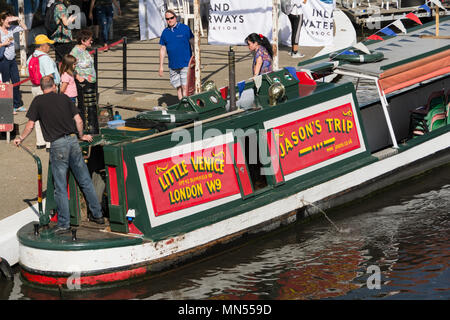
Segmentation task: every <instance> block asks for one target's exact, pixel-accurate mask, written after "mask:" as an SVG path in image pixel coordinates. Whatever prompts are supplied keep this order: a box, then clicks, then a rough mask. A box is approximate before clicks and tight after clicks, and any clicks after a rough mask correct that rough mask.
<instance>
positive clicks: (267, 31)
mask: <svg viewBox="0 0 450 320" xmlns="http://www.w3.org/2000/svg"><path fill="white" fill-rule="evenodd" d="M253 32H255V33H261V34H263V35H265V36H266V37H267V38H269V40H270V39H272V0H258V1H242V0H211V2H210V9H209V29H208V43H209V44H244V40H245V38H246V37H247V36H248V35H249V34H250V33H253Z"/></svg>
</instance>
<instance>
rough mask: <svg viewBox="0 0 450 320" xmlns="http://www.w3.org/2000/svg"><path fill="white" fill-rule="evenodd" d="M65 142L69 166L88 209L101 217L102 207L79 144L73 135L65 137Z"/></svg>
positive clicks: (97, 216) (96, 216)
mask: <svg viewBox="0 0 450 320" xmlns="http://www.w3.org/2000/svg"><path fill="white" fill-rule="evenodd" d="M66 140H67V144H68V145H69V146H70V154H69V166H70V169H71V170H72V173H73V175H74V176H75V179H76V180H77V183H78V185H79V186H80V188H81V190H82V191H83V194H84V196H85V198H86V202H87V204H88V206H89V209H90V210H91V212H92V215H93V216H94V218H101V217H102V207H101V206H100V203H99V202H98V199H97V195H96V193H95V189H94V185H93V184H92V179H91V177H90V175H89V170H88V168H87V166H86V163H85V162H84V159H83V155H82V153H81V149H80V145H79V143H78V140H77V138H76V136H75V135H73V136H69V137H67V138H66Z"/></svg>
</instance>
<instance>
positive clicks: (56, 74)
mask: <svg viewBox="0 0 450 320" xmlns="http://www.w3.org/2000/svg"><path fill="white" fill-rule="evenodd" d="M43 1H46V2H47V10H51V9H50V6H51V5H53V6H54V7H53V8H52V10H53V12H54V13H53V16H54V22H55V25H56V28H55V30H54V31H52V32H51V34H46V35H45V34H39V35H38V36H36V37H35V41H34V44H35V46H36V49H35V51H34V52H33V53H32V55H30V57H29V58H28V60H27V66H28V67H29V64H30V60H31V58H32V57H37V58H38V59H39V66H40V73H41V76H42V77H44V76H48V75H51V76H52V77H53V80H54V82H55V84H56V85H57V86H58V87H59V90H60V92H61V93H63V94H66V95H67V96H68V97H69V98H70V99H71V100H72V101H73V102H77V105H78V109H79V111H80V115H81V117H82V120H83V123H85V124H86V120H87V119H86V117H89V112H87V110H86V101H85V99H84V97H85V95H86V94H92V92H94V91H95V88H96V70H95V68H94V60H93V57H92V55H91V54H89V51H88V49H89V48H90V47H91V45H92V43H93V41H94V39H95V33H96V32H97V31H96V28H95V25H97V24H98V25H100V26H102V28H101V30H102V32H101V34H102V38H103V42H104V46H107V45H108V41H109V37H108V36H109V28H110V26H111V19H112V12H113V5H114V6H116V7H117V9H118V11H119V14H121V11H120V6H119V5H118V3H117V0H83V2H82V4H83V5H82V10H83V11H84V12H85V13H86V14H87V16H88V17H89V21H90V23H89V25H91V27H89V28H88V29H83V30H81V31H79V32H78V36H77V39H76V40H77V41H76V43H75V42H74V41H73V40H74V36H73V35H72V30H71V29H70V28H69V25H70V24H71V23H72V22H73V21H74V19H75V16H74V15H72V16H69V14H68V5H69V1H68V0H43ZM306 1H307V0H289V1H283V2H282V8H281V9H282V11H283V12H284V13H286V14H287V15H288V17H289V20H290V22H291V26H292V39H291V43H292V45H291V46H292V48H291V52H290V55H291V56H292V57H294V58H299V57H303V54H301V53H300V52H299V47H298V40H299V35H300V28H301V24H302V5H303V4H304V3H306ZM164 16H165V20H166V23H167V27H166V28H165V29H164V30H163V32H162V34H161V37H160V41H159V43H160V45H161V47H160V54H159V57H160V63H159V76H161V77H162V76H163V75H164V59H165V57H166V55H167V56H168V67H169V78H170V83H171V84H172V86H173V87H174V88H176V90H177V96H178V98H179V99H182V98H183V97H184V96H186V95H187V82H188V79H187V78H188V70H189V64H190V61H191V59H192V55H193V38H194V35H193V33H192V31H191V29H190V28H189V26H188V25H186V24H184V23H181V22H179V21H178V20H179V19H178V17H177V14H176V13H175V12H174V11H173V10H167V11H166V12H165V15H164ZM92 26H94V28H93V29H92ZM25 30H27V28H26V26H25V24H24V23H23V21H20V19H19V18H18V17H16V16H14V15H12V13H11V12H4V13H1V14H0V74H1V81H3V82H8V81H11V82H12V83H17V82H19V80H20V79H19V72H18V67H17V63H16V60H15V50H14V37H13V35H14V33H17V32H21V31H25ZM244 41H245V43H246V44H247V46H248V49H249V50H250V51H251V52H252V53H253V61H252V65H251V70H252V71H251V72H252V76H258V75H261V74H264V73H268V72H271V71H272V70H273V61H272V59H273V50H272V45H271V43H270V42H269V40H268V38H267V37H266V36H264V35H263V34H257V33H251V34H249V35H248V36H247V37H246V39H245V40H244ZM50 45H53V47H54V50H55V61H53V60H52V59H51V58H50V56H49V55H48V53H49V51H50V49H51V47H50ZM31 91H32V94H33V97H35V96H37V95H40V94H42V91H41V89H40V84H39V83H34V84H32V89H31ZM13 100H14V113H17V112H18V111H26V108H24V107H23V102H22V99H21V94H20V86H19V85H16V86H14V99H13ZM90 102H91V100H90ZM89 105H90V103H89ZM95 118H96V117H94V119H92V121H91V122H95V120H96V119H95ZM89 129H90V130H91V129H92V130H93V131H91V133H95V131H96V130H98V123H97V124H95V123H94V124H93V126H91V127H90V128H89ZM36 135H37V141H36V147H37V148H47V149H48V148H49V143H48V141H45V140H44V138H43V135H42V132H41V130H40V126H39V122H38V121H37V123H36Z"/></svg>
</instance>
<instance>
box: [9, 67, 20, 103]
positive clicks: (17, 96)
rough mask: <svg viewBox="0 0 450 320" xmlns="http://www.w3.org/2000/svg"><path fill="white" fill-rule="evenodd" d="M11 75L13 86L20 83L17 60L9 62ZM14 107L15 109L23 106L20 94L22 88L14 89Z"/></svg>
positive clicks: (16, 87)
mask: <svg viewBox="0 0 450 320" xmlns="http://www.w3.org/2000/svg"><path fill="white" fill-rule="evenodd" d="M9 74H10V77H11V82H12V83H13V84H14V83H17V82H19V81H20V75H19V68H18V67H17V62H16V60H15V59H14V60H10V61H9ZM13 105H14V109H17V108H20V107H21V106H23V102H22V94H21V93H20V86H15V87H14V88H13Z"/></svg>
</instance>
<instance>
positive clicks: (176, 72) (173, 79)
mask: <svg viewBox="0 0 450 320" xmlns="http://www.w3.org/2000/svg"><path fill="white" fill-rule="evenodd" d="M181 70H182V69H170V68H169V77H170V84H171V85H172V86H173V87H174V88H175V89H177V95H178V99H180V100H181V99H182V98H183V96H184V95H183V91H186V89H185V90H183V87H182V84H181Z"/></svg>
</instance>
